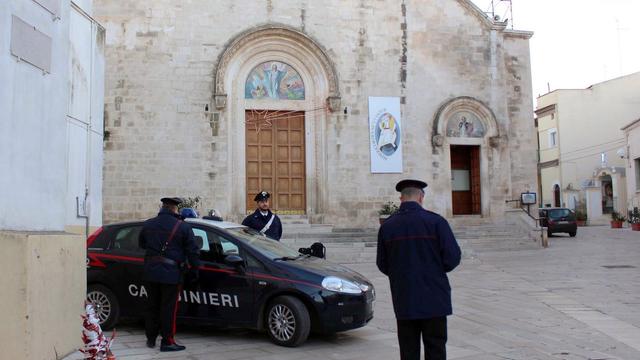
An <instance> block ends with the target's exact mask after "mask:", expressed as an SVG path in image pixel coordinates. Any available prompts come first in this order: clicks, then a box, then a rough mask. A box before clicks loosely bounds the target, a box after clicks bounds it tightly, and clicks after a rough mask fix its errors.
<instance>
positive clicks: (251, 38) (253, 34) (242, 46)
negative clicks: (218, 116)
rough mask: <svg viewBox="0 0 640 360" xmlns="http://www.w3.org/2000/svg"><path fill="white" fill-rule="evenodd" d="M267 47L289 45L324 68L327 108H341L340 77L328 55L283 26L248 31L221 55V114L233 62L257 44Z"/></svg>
mask: <svg viewBox="0 0 640 360" xmlns="http://www.w3.org/2000/svg"><path fill="white" fill-rule="evenodd" d="M258 42H260V43H263V44H265V45H268V44H269V43H271V42H276V43H278V44H280V45H287V44H288V45H289V46H293V47H296V48H298V50H302V51H305V52H306V53H307V54H308V55H309V56H311V57H313V58H314V60H316V61H317V63H318V64H319V65H320V66H321V67H322V72H323V73H324V76H325V77H326V80H327V93H328V96H327V105H328V106H329V108H330V109H331V110H332V111H337V110H339V108H340V89H339V82H338V73H337V72H336V68H335V66H334V64H333V62H332V61H331V58H330V57H329V56H328V55H327V51H326V50H325V49H324V48H323V47H322V46H320V45H319V43H318V42H317V41H315V40H314V39H312V38H311V37H310V36H309V35H307V34H304V33H302V32H301V31H299V30H297V29H295V28H292V27H290V26H287V25H283V24H268V25H263V26H259V27H255V28H252V29H249V30H246V31H244V32H242V33H240V34H238V35H236V36H235V37H234V38H233V39H231V40H230V41H229V42H228V43H227V45H226V46H225V50H224V51H223V52H222V53H221V54H220V56H219V58H218V61H217V64H216V69H215V77H214V94H213V97H214V99H213V100H214V104H215V106H216V108H217V109H218V110H222V109H224V108H225V107H226V105H227V96H228V87H229V82H230V81H232V79H229V77H228V76H227V75H228V74H229V68H230V66H231V65H232V62H233V60H234V59H236V58H237V57H238V54H239V53H240V52H242V51H246V50H247V48H249V47H251V46H252V45H254V44H256V43H258Z"/></svg>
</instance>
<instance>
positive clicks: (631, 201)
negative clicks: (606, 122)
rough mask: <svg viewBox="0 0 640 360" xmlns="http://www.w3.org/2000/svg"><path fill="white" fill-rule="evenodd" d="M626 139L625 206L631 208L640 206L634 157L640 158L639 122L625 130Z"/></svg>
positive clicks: (639, 189) (639, 188) (639, 190)
mask: <svg viewBox="0 0 640 360" xmlns="http://www.w3.org/2000/svg"><path fill="white" fill-rule="evenodd" d="M626 140H627V153H628V154H629V156H628V165H627V167H626V168H627V201H628V203H627V207H628V208H629V209H633V208H634V207H640V187H638V182H639V181H640V179H638V178H637V171H638V170H637V168H636V162H635V160H636V159H640V124H636V125H635V126H633V127H632V128H630V129H628V130H627V132H626Z"/></svg>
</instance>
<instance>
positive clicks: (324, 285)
mask: <svg viewBox="0 0 640 360" xmlns="http://www.w3.org/2000/svg"><path fill="white" fill-rule="evenodd" d="M186 221H187V222H188V223H189V224H190V225H191V226H192V228H193V233H194V235H195V237H196V242H198V243H199V244H201V250H200V258H201V261H202V266H201V268H200V279H199V281H198V282H196V283H193V284H185V286H184V288H183V289H182V290H181V292H180V299H179V300H180V302H181V303H180V306H179V307H178V319H179V321H183V322H188V323H200V324H206V325H213V326H217V327H240V328H252V329H258V330H266V331H267V333H268V334H269V336H270V338H271V340H272V341H273V342H274V343H276V344H278V345H283V346H298V345H300V344H302V343H303V342H304V341H305V340H306V339H307V337H308V335H309V333H310V331H314V332H318V333H335V332H339V331H344V330H349V329H355V328H359V327H362V326H364V325H366V324H367V323H368V322H369V321H370V320H371V319H372V318H373V304H374V300H375V290H374V288H373V285H372V284H371V283H370V282H369V281H368V280H367V279H366V278H365V277H363V276H362V275H360V274H358V273H356V272H354V271H352V270H350V269H348V268H346V267H343V266H340V265H336V264H333V263H330V262H328V261H326V260H324V259H320V258H317V257H312V256H310V255H303V254H301V253H299V252H298V251H296V250H292V249H290V248H288V247H287V246H285V245H284V244H282V243H280V242H278V241H274V240H271V239H268V238H266V237H264V236H262V235H260V233H258V232H256V231H255V230H253V229H250V228H247V227H244V226H242V225H238V224H234V223H229V222H221V221H212V220H202V219H187V220H186ZM142 225H143V222H142V221H139V222H127V223H119V224H112V225H105V226H103V227H102V228H100V229H98V230H97V231H96V232H94V233H93V234H92V235H91V236H90V237H89V238H88V239H87V299H88V300H89V301H91V302H92V303H94V304H95V305H96V309H97V314H98V317H99V318H100V322H101V325H102V326H103V327H105V328H110V327H113V326H114V325H115V324H116V322H117V321H118V319H119V318H120V317H140V316H142V311H143V309H144V301H145V299H146V296H147V293H146V290H145V288H144V285H143V281H142V271H143V263H144V250H142V249H140V248H139V247H138V234H139V233H140V230H141V229H142Z"/></svg>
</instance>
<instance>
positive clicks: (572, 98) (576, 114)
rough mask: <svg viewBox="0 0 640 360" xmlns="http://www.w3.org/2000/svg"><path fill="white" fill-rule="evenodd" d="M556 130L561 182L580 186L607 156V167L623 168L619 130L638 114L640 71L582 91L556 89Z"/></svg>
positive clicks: (621, 133) (620, 132) (622, 142)
mask: <svg viewBox="0 0 640 360" xmlns="http://www.w3.org/2000/svg"><path fill="white" fill-rule="evenodd" d="M557 92H558V106H557V109H558V115H557V116H558V123H559V124H558V127H559V129H558V133H559V139H560V158H561V167H562V170H561V171H562V182H563V184H562V185H563V186H564V187H566V186H567V185H568V184H569V183H572V184H573V185H574V187H579V185H580V182H581V181H582V180H584V179H590V178H591V177H592V176H593V171H594V170H596V168H599V167H600V165H601V161H600V154H601V153H603V152H604V153H605V154H606V156H607V163H608V167H613V166H615V167H625V165H626V161H625V160H624V159H621V158H620V157H619V156H617V155H616V151H617V150H618V149H620V148H624V147H625V140H624V134H623V132H622V131H621V130H620V129H621V128H622V127H623V126H624V125H626V124H628V123H629V122H631V121H632V120H634V119H637V118H638V117H639V116H640V99H639V98H638V96H637V94H638V93H640V72H639V73H635V74H631V75H628V76H625V77H622V78H618V79H613V80H610V81H606V82H603V83H600V84H596V85H593V86H592V87H591V88H590V89H584V90H558V91H557Z"/></svg>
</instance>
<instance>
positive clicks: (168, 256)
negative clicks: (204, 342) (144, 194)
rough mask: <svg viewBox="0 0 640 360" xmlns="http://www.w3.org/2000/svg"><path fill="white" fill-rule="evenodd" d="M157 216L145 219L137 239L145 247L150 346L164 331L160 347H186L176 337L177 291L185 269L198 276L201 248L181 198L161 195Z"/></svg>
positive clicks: (167, 349)
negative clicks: (180, 209)
mask: <svg viewBox="0 0 640 360" xmlns="http://www.w3.org/2000/svg"><path fill="white" fill-rule="evenodd" d="M160 201H161V202H162V208H161V209H160V212H159V213H158V216H156V217H154V218H151V219H149V220H147V221H145V223H144V226H143V227H142V230H141V232H140V236H139V239H138V242H139V245H140V247H141V248H143V249H145V250H146V252H145V258H144V277H143V279H144V281H145V289H146V290H147V294H148V296H147V304H146V305H147V306H146V314H145V328H146V335H147V346H148V347H150V348H153V347H155V344H156V338H157V337H158V333H160V335H162V342H161V343H160V351H180V350H184V349H185V347H184V346H182V345H178V344H177V343H176V341H175V339H174V336H175V332H176V324H175V322H176V313H177V307H178V294H179V293H180V286H181V284H182V281H183V275H184V272H185V271H184V270H185V269H187V268H190V270H189V271H190V272H191V274H190V275H191V278H192V279H196V280H197V277H198V276H197V274H198V267H199V266H200V260H199V250H200V249H199V248H198V245H197V244H196V242H195V240H194V235H193V231H192V230H191V226H189V225H188V224H187V223H185V222H183V221H182V220H181V217H180V215H179V214H178V205H180V203H181V202H182V199H180V198H162V199H161V200H160Z"/></svg>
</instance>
